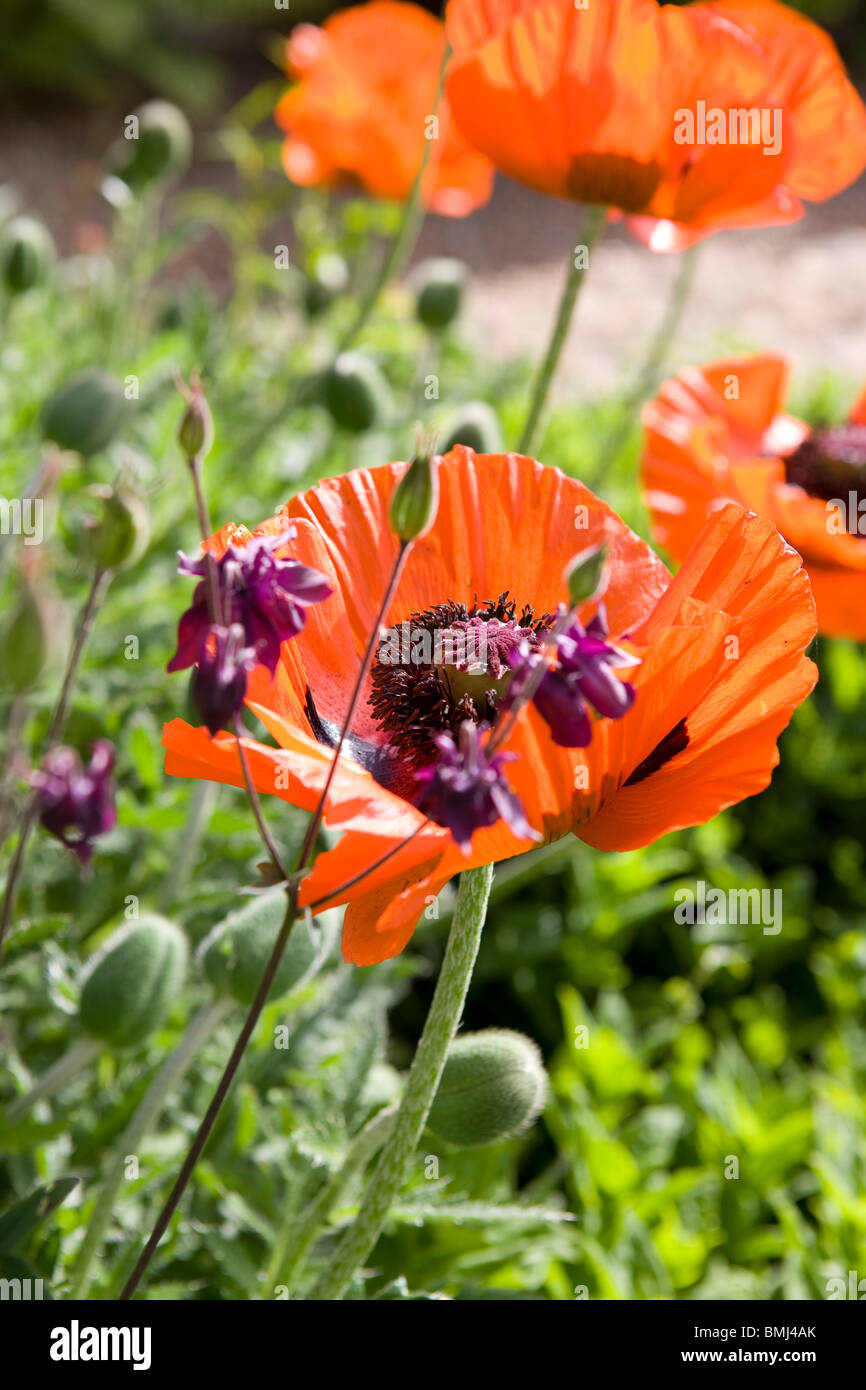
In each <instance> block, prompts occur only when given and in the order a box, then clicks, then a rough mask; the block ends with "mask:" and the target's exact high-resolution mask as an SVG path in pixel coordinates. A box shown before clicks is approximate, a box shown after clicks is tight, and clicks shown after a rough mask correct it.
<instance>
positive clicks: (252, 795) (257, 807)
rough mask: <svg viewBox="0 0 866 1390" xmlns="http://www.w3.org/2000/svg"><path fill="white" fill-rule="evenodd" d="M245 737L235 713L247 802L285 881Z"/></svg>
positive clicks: (286, 876)
mask: <svg viewBox="0 0 866 1390" xmlns="http://www.w3.org/2000/svg"><path fill="white" fill-rule="evenodd" d="M245 737H246V731H245V729H244V726H243V724H242V723H241V717H240V715H239V714H236V715H235V738H236V739H237V749H238V757H239V758H240V763H241V771H242V772H243V776H244V786H245V787H246V789H247V797H248V798H249V803H250V806H251V807H252V811H253V816H254V817H255V822H256V825H257V826H258V828H259V834H260V835H261V837H262V839H263V841H264V844H265V849H266V850H267V851H268V854H269V855H270V856H271V861H272V863H273V865H274V867H275V868H276V870H277V873H278V874H279V875H280V877H281V878H282V879H283V881H284V882H286V881H287V880H288V877H289V871H288V869H287V868H286V866H285V864H284V863H283V860H282V856H281V855H280V852H279V850H278V849H277V846H276V842H275V841H274V837H273V835H272V834H271V832H270V830H269V829H268V823H267V821H266V820H265V816H264V812H263V811H262V804H261V802H260V801H259V794H258V792H257V791H256V788H255V784H254V782H253V779H252V774H251V773H250V765H249V760H248V758H247V750H246V749H245V748H244V745H243V739H244V738H245Z"/></svg>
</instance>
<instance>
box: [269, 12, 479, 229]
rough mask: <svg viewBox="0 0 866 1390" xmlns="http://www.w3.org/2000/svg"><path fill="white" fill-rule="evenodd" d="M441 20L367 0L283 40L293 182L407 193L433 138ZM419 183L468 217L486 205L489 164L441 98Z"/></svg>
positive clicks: (442, 209)
mask: <svg viewBox="0 0 866 1390" xmlns="http://www.w3.org/2000/svg"><path fill="white" fill-rule="evenodd" d="M444 52H445V30H444V27H443V25H442V22H441V21H440V20H438V19H436V18H435V16H433V15H431V14H428V13H427V11H426V10H422V9H421V8H420V7H419V6H418V5H406V4H397V3H394V0H372V3H371V4H368V5H358V6H356V7H354V8H353V9H349V10H344V11H342V12H341V13H339V14H335V15H332V16H331V17H330V18H329V19H327V20H325V23H324V24H323V25H322V26H321V28H319V27H318V26H316V25H313V24H300V25H298V26H297V28H295V29H294V31H293V32H292V35H291V37H290V39H289V42H288V46H287V50H286V53H287V66H288V70H289V75H290V76H291V77H293V78H295V79H297V80H296V85H295V86H293V87H292V88H291V90H290V91H288V92H287V93H286V95H285V96H284V97H283V98H282V100H281V101H280V102H279V104H278V105H277V108H276V111H275V119H276V122H277V124H278V125H279V126H280V127H281V128H282V129H283V130H285V131H286V132H287V136H286V140H285V142H284V145H283V166H284V168H285V171H286V173H287V174H288V176H289V178H290V179H291V180H292V182H293V183H298V184H303V185H305V186H314V187H330V186H332V185H335V184H337V185H339V184H349V185H352V184H355V185H360V186H361V187H362V188H364V189H365V190H366V191H367V192H368V193H372V194H373V195H374V196H375V197H378V198H395V199H403V198H405V197H406V195H407V194H408V193H409V191H410V189H411V187H412V184H413V182H414V180H415V176H416V174H417V172H418V166H419V164H420V162H421V157H422V154H423V152H424V148H425V140H426V139H427V138H428V136H429V135H430V134H434V127H432V126H430V127H429V131H428V122H429V121H430V118H431V117H432V116H433V115H434V104H435V97H436V89H437V84H438V79H439V71H440V67H441V64H442V58H443V55H444ZM435 118H436V121H437V122H438V135H436V136H435V138H433V139H432V140H431V144H430V158H429V161H428V166H427V169H426V171H425V175H424V181H423V193H424V197H425V202H426V205H427V206H428V207H429V208H430V209H431V210H432V211H433V212H438V213H443V214H444V215H446V216H449V217H465V216H466V215H467V214H468V213H470V212H472V211H473V210H474V209H475V208H477V207H480V206H481V205H482V204H483V203H486V202H487V200H488V198H489V197H490V194H491V191H492V187H493V166H492V165H491V164H490V163H489V161H488V160H487V159H486V158H485V157H484V156H483V155H481V154H479V153H478V152H477V151H476V150H473V149H470V148H469V146H468V145H467V144H466V143H465V141H464V140H463V139H462V138H461V136H460V135H459V134H458V133H457V131H456V130H455V129H454V126H453V122H452V121H451V117H450V115H449V111H448V105H447V102H446V101H445V100H444V98H442V99H440V102H439V106H438V108H437V109H436V111H435Z"/></svg>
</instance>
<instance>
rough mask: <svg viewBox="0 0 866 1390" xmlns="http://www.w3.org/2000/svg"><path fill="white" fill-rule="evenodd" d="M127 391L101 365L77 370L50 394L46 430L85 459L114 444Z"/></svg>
mask: <svg viewBox="0 0 866 1390" xmlns="http://www.w3.org/2000/svg"><path fill="white" fill-rule="evenodd" d="M123 405H124V399H123V391H122V389H121V387H120V384H119V382H117V381H115V379H114V377H112V376H109V374H108V373H107V372H104V371H103V370H102V368H101V367H85V368H84V369H83V370H82V371H80V372H75V373H74V374H73V375H72V376H70V377H68V378H67V379H66V381H64V382H62V383H61V385H60V386H59V387H58V388H57V390H56V391H55V392H54V395H53V396H51V397H49V399H48V400H47V401H46V403H45V405H44V406H43V409H42V433H43V436H44V437H45V438H46V439H51V440H53V441H54V443H55V444H59V445H60V448H61V449H74V450H75V451H76V453H79V454H81V455H82V456H83V457H84V458H89V457H90V455H91V454H98V453H100V452H101V451H102V450H103V449H104V448H105V447H106V446H107V445H108V444H110V443H111V441H112V439H113V438H114V436H115V435H116V434H117V431H118V430H119V429H120V422H121V419H122V417H123Z"/></svg>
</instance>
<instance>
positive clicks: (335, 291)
mask: <svg viewBox="0 0 866 1390" xmlns="http://www.w3.org/2000/svg"><path fill="white" fill-rule="evenodd" d="M348 283H349V267H348V266H347V265H346V262H345V261H344V260H343V257H342V256H338V255H337V254H336V253H335V252H333V251H326V252H324V253H323V254H322V255H321V256H317V257H316V259H315V260H314V261H313V264H312V265H311V266H310V268H309V270H308V271H307V274H306V276H305V278H304V308H305V309H306V311H307V314H308V315H309V317H310V318H311V319H314V318H316V317H317V316H318V315H319V314H321V313H324V311H325V309H327V308H329V306H330V305H331V304H333V302H334V300H335V299H337V298H338V296H339V295H341V294H342V293H343V291H344V290H345V288H346V286H347V285H348Z"/></svg>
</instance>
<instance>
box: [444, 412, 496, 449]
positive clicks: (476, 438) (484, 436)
mask: <svg viewBox="0 0 866 1390" xmlns="http://www.w3.org/2000/svg"><path fill="white" fill-rule="evenodd" d="M444 435H445V437H444V439H443V441H442V446H441V447H442V452H443V454H447V453H448V451H449V449H453V448H454V445H455V444H463V445H464V446H465V447H466V448H467V449H474V450H475V452H476V454H501V453H502V450H503V447H504V441H503V438H502V427H501V425H500V423H499V420H498V418H497V416H496V413H495V411H493V410H491V408H490V406H489V405H488V404H487V402H486V401H469V402H468V404H467V405H464V406H462V407H461V409H460V410H458V411H457V413H456V414H455V415H453V416H452V417H451V420H450V421H449V422H448V425H447V427H446V429H445V431H444Z"/></svg>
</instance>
